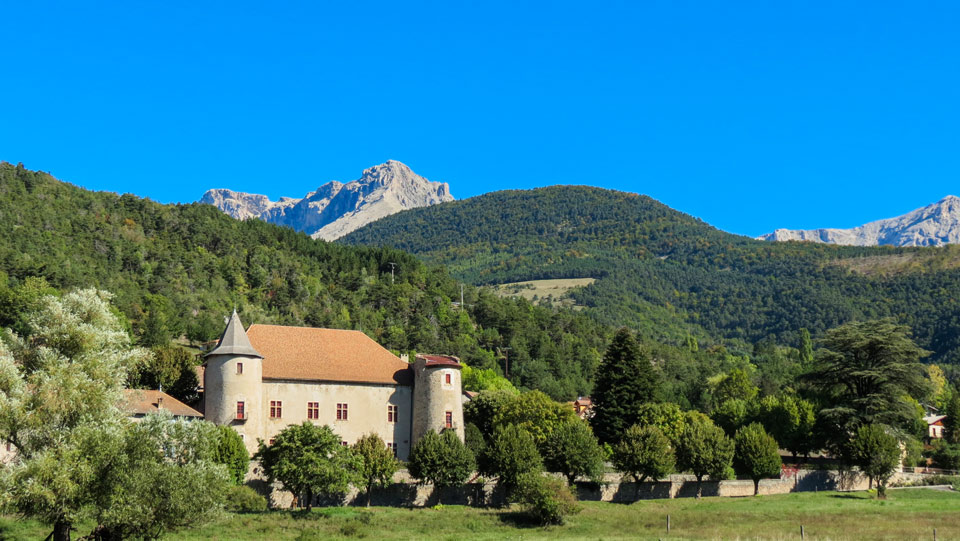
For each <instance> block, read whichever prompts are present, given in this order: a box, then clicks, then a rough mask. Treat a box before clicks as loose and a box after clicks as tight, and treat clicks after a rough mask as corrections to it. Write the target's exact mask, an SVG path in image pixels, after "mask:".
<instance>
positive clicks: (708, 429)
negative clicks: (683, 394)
mask: <svg viewBox="0 0 960 541" xmlns="http://www.w3.org/2000/svg"><path fill="white" fill-rule="evenodd" d="M733 450H734V445H733V440H731V439H730V438H728V437H727V436H726V434H724V433H723V429H721V428H720V427H718V426H717V425H715V424H713V421H711V420H710V418H708V417H706V416H705V415H702V414H698V413H696V412H688V423H687V428H686V430H684V432H683V436H682V437H681V438H680V441H679V442H678V443H677V449H676V452H677V469H678V470H680V471H689V472H692V473H693V474H694V475H695V476H696V477H697V497H698V498H699V497H700V495H701V494H702V491H703V477H704V476H707V475H708V476H710V479H712V480H714V481H722V480H723V479H726V478H727V476H728V475H729V471H730V463H731V461H732V460H733Z"/></svg>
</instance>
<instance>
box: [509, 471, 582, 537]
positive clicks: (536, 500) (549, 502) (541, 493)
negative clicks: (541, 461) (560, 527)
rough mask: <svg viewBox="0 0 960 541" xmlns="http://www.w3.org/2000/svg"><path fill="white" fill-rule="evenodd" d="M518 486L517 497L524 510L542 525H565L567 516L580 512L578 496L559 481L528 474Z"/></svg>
mask: <svg viewBox="0 0 960 541" xmlns="http://www.w3.org/2000/svg"><path fill="white" fill-rule="evenodd" d="M518 485H519V486H518V487H517V495H518V496H519V500H520V503H521V504H523V507H524V510H525V511H526V512H527V513H528V514H529V515H530V516H531V517H532V518H533V519H535V520H536V521H537V522H539V523H540V524H542V525H548V524H563V520H564V518H565V517H566V516H567V515H573V514H576V513H579V512H580V505H579V504H577V498H576V496H574V495H573V492H571V491H570V487H568V486H567V485H566V484H564V482H563V481H561V480H559V479H553V478H548V477H544V476H542V475H540V474H539V473H527V474H524V475H523V476H521V478H520V481H519V483H518Z"/></svg>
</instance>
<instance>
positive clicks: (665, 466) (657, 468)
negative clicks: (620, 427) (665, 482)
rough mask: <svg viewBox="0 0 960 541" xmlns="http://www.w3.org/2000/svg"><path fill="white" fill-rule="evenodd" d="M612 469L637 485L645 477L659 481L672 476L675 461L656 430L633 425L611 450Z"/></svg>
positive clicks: (661, 433)
mask: <svg viewBox="0 0 960 541" xmlns="http://www.w3.org/2000/svg"><path fill="white" fill-rule="evenodd" d="M612 459H613V465H614V467H615V468H617V471H619V472H620V473H623V474H624V475H629V476H631V477H633V481H634V483H636V485H637V493H638V494H639V491H640V483H642V482H644V481H645V480H646V479H647V478H648V477H649V478H651V479H653V480H655V481H656V480H659V479H662V478H663V477H665V476H667V475H669V474H671V473H673V470H674V468H675V467H676V457H675V455H674V451H673V448H672V447H671V445H670V440H669V439H668V438H667V437H666V436H665V435H664V434H663V432H662V431H661V430H660V429H659V428H657V427H656V426H640V425H633V426H631V427H630V428H628V429H627V431H626V432H624V434H623V437H622V438H621V440H620V441H619V442H617V444H616V445H614V446H613V457H612Z"/></svg>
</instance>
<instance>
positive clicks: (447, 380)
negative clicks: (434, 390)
mask: <svg viewBox="0 0 960 541" xmlns="http://www.w3.org/2000/svg"><path fill="white" fill-rule="evenodd" d="M446 382H447V385H450V374H446Z"/></svg>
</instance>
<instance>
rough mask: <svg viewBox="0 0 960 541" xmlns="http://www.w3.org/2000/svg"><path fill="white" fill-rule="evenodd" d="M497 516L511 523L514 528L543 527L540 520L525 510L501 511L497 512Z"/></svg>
mask: <svg viewBox="0 0 960 541" xmlns="http://www.w3.org/2000/svg"><path fill="white" fill-rule="evenodd" d="M497 518H498V519H499V520H500V522H503V523H504V524H509V525H510V526H513V527H514V528H524V529H533V528H542V527H543V525H542V524H540V522H538V521H537V520H536V519H535V518H533V517H531V516H530V515H529V514H527V513H524V512H523V511H501V512H500V513H498V514H497Z"/></svg>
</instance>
